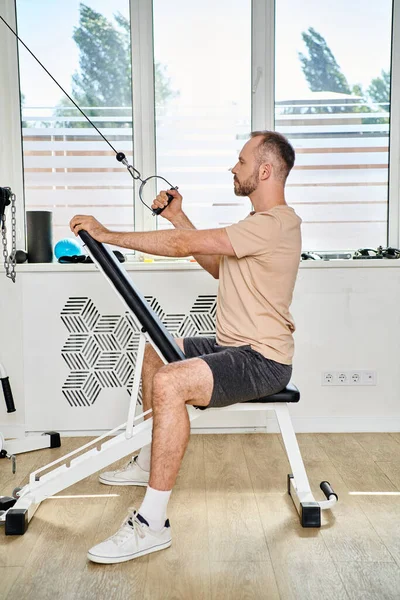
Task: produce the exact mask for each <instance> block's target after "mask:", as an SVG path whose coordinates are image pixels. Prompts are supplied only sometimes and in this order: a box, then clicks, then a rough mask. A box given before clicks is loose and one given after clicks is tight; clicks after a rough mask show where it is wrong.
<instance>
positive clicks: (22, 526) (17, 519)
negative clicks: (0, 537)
mask: <svg viewBox="0 0 400 600" xmlns="http://www.w3.org/2000/svg"><path fill="white" fill-rule="evenodd" d="M27 529H28V511H27V509H26V508H11V509H10V510H9V511H8V513H7V515H6V535H24V533H25V531H26V530H27Z"/></svg>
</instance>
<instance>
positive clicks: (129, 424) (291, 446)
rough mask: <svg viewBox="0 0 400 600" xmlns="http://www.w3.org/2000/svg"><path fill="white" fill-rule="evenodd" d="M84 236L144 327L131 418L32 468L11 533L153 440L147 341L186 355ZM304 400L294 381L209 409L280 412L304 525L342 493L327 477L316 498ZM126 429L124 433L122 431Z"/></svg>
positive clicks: (15, 501)
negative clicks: (300, 431) (300, 422)
mask: <svg viewBox="0 0 400 600" xmlns="http://www.w3.org/2000/svg"><path fill="white" fill-rule="evenodd" d="M79 235H80V237H81V238H82V240H83V242H84V244H85V245H86V248H87V251H88V252H89V254H90V256H91V257H92V259H93V261H94V262H95V263H96V265H97V266H98V268H99V269H100V271H102V273H103V275H104V276H105V277H106V278H107V279H108V281H109V282H110V283H111V285H112V286H113V288H114V289H115V290H116V292H117V293H118V294H119V296H120V297H121V298H122V300H123V301H124V302H125V304H126V305H127V307H128V309H129V310H130V312H132V315H133V317H134V318H135V319H136V320H137V321H138V322H139V324H140V327H141V334H140V340H139V348H138V353H137V359H136V371H135V376H134V382H133V389H132V395H131V400H130V405H129V410H128V417H127V421H126V423H123V424H122V425H119V426H118V427H116V428H115V429H113V430H112V431H109V432H107V433H106V434H104V435H102V436H100V437H98V438H96V439H95V440H93V441H92V442H89V443H87V444H85V445H84V446H81V447H80V448H78V449H77V450H75V451H73V452H70V453H69V454H67V455H66V456H63V457H62V458H60V459H58V460H55V461H53V462H51V463H50V464H47V465H45V466H44V467H42V468H40V469H37V470H36V471H34V472H33V473H31V474H30V477H29V483H28V484H27V485H25V486H24V487H23V488H21V489H17V490H15V491H14V494H13V497H3V498H0V523H5V533H6V535H23V534H24V533H25V531H26V529H27V527H28V524H29V521H30V520H31V519H32V517H33V516H34V513H35V511H36V509H37V508H38V506H39V505H40V503H41V502H42V501H43V500H45V499H46V498H49V497H50V496H53V495H54V494H57V493H58V492H60V491H61V490H64V489H65V488H67V487H69V486H71V485H73V484H74V483H77V482H78V481H81V480H82V479H84V478H85V477H88V476H89V475H92V474H93V473H95V472H97V471H100V470H102V469H105V468H106V467H108V466H109V465H111V464H112V463H114V462H116V461H117V460H120V459H121V458H124V457H125V456H128V455H131V454H132V453H134V452H136V451H138V450H139V449H140V448H142V447H143V446H145V445H147V444H149V443H150V442H151V435H152V425H153V420H152V418H150V419H147V420H145V421H142V417H143V416H144V415H146V414H148V413H150V412H151V409H150V410H149V411H147V413H144V414H140V415H138V416H136V415H135V413H136V406H137V400H138V392H139V383H140V377H141V371H142V365H143V358H144V349H145V344H146V342H147V343H150V344H151V345H152V346H153V348H154V349H155V351H156V352H157V354H158V355H159V356H160V358H161V359H162V361H163V362H164V363H165V364H167V363H170V362H175V361H178V360H183V359H184V358H185V355H184V354H183V352H182V350H181V349H180V348H179V346H178V345H177V343H176V341H175V340H174V338H173V337H172V335H171V334H170V333H169V332H168V331H167V329H166V328H165V327H164V325H163V324H162V322H161V321H160V320H159V318H158V317H157V315H156V314H155V313H154V311H153V310H152V309H151V308H150V306H149V305H148V304H147V302H146V300H145V299H144V297H143V296H142V295H141V294H140V292H139V291H138V290H137V289H136V288H135V286H134V284H133V282H132V281H131V279H130V278H129V276H128V275H127V273H126V271H125V270H124V268H123V267H122V266H121V265H120V263H119V262H118V260H117V259H116V258H115V256H114V255H113V253H112V252H111V251H110V250H109V249H108V248H107V247H105V246H104V245H103V244H100V243H99V242H97V241H95V240H94V239H93V238H92V237H91V236H90V235H89V234H88V233H87V232H86V231H80V232H79ZM299 399H300V393H299V391H298V389H297V388H296V387H295V386H294V385H292V384H289V385H288V386H287V387H286V388H285V390H283V391H282V392H279V393H277V394H274V395H272V396H268V397H266V398H260V399H258V400H255V401H251V402H244V403H240V404H235V405H233V406H230V407H224V408H214V409H209V410H223V411H228V410H234V411H238V410H258V411H259V410H260V408H265V409H266V410H274V411H275V413H276V416H277V419H278V423H279V426H280V429H281V432H282V437H283V441H284V444H285V448H286V452H287V455H288V459H289V462H290V466H291V469H292V471H293V473H292V474H290V475H288V493H289V494H290V496H291V497H292V499H293V502H294V504H295V506H296V508H297V510H298V512H299V516H300V522H301V524H302V526H303V527H320V526H321V510H324V509H331V508H332V507H333V506H334V504H335V503H336V502H337V500H338V497H337V495H336V494H335V493H334V491H333V490H332V488H331V486H330V484H329V482H327V481H324V482H322V483H321V485H320V487H321V490H322V492H323V493H324V495H325V497H326V500H321V501H317V500H315V498H314V496H313V494H312V492H311V488H310V484H309V481H308V478H307V474H306V471H305V468H304V464H303V460H302V457H301V453H300V449H299V446H298V444H297V440H296V436H295V433H294V430H293V426H292V423H291V419H290V414H289V410H288V403H289V402H298V400H299ZM187 410H188V416H189V419H190V421H193V420H194V419H196V418H197V417H199V416H200V415H201V414H202V411H201V410H200V409H198V408H196V407H194V406H190V405H188V406H187ZM139 421H142V422H139ZM121 430H122V431H123V432H122V433H118V432H120V431H121ZM109 436H112V437H111V439H109V440H105V438H107V437H109Z"/></svg>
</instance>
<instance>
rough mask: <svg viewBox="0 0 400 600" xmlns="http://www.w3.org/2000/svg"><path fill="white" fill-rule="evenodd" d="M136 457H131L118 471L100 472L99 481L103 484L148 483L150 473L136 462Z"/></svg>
mask: <svg viewBox="0 0 400 600" xmlns="http://www.w3.org/2000/svg"><path fill="white" fill-rule="evenodd" d="M137 459H138V457H137V456H135V457H134V458H132V459H131V460H130V461H129V462H128V464H127V465H125V466H124V467H122V469H119V470H118V471H105V472H104V473H100V475H99V481H100V483H104V484H105V485H144V486H147V485H148V483H149V478H150V473H149V472H148V471H144V470H143V469H142V468H141V467H140V466H139V464H138V462H137Z"/></svg>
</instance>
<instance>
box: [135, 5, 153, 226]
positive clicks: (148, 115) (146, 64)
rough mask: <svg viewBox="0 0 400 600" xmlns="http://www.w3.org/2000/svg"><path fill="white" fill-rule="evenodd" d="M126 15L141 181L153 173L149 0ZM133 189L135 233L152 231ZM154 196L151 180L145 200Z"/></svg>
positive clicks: (151, 24) (149, 218)
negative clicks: (128, 23)
mask: <svg viewBox="0 0 400 600" xmlns="http://www.w3.org/2000/svg"><path fill="white" fill-rule="evenodd" d="M130 13H131V52H132V102H133V148H134V151H133V165H134V166H135V168H136V169H138V171H140V173H141V174H142V177H143V179H145V178H146V177H149V176H150V175H155V173H156V145H155V118H154V115H155V106H154V104H155V103H154V51H153V2H152V0H130ZM139 184H140V182H139ZM135 188H136V189H135V228H136V229H137V230H138V231H149V230H151V229H155V228H156V219H155V218H154V217H153V215H152V214H151V212H150V211H149V210H147V208H146V207H145V206H143V204H142V203H141V202H140V200H139V196H138V190H139V185H138V183H136V186H135ZM155 192H156V184H155V180H154V179H152V180H150V181H149V183H147V184H146V197H147V198H154V197H155Z"/></svg>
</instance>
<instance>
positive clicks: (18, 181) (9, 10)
mask: <svg viewBox="0 0 400 600" xmlns="http://www.w3.org/2000/svg"><path fill="white" fill-rule="evenodd" d="M1 7H2V8H1V13H2V16H3V17H4V19H5V20H6V21H7V23H8V24H9V25H10V26H11V27H12V28H13V29H14V30H16V8H15V0H2V2H1ZM0 26H1V32H0V33H1V35H0V89H1V90H2V93H1V94H0V123H1V135H0V185H1V186H3V187H11V189H12V191H13V192H14V194H15V195H16V196H17V248H18V249H22V248H25V247H26V246H25V202H24V178H23V164H22V132H21V108H20V92H19V68H18V45H17V40H16V38H15V37H14V36H13V34H12V33H11V32H10V31H9V30H8V29H6V26H5V25H4V23H0ZM8 222H9V223H10V222H11V219H8ZM8 229H9V230H10V228H8Z"/></svg>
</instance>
